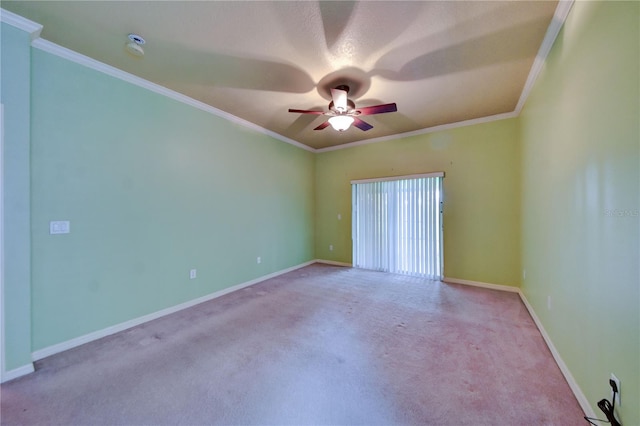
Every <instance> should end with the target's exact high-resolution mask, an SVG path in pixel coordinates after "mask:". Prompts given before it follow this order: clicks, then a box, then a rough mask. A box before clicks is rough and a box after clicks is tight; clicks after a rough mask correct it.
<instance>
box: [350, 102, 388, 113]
mask: <svg viewBox="0 0 640 426" xmlns="http://www.w3.org/2000/svg"><path fill="white" fill-rule="evenodd" d="M397 110H398V107H397V106H396V104H395V103H393V104H382V105H374V106H369V107H363V108H358V111H360V115H372V114H382V113H383V112H396V111H397Z"/></svg>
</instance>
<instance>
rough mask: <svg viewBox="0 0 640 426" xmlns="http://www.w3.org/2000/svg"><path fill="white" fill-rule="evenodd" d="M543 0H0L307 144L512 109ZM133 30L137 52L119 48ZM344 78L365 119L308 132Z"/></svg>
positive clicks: (86, 45) (52, 34) (53, 30)
mask: <svg viewBox="0 0 640 426" xmlns="http://www.w3.org/2000/svg"><path fill="white" fill-rule="evenodd" d="M556 6H557V2H556V1H513V0H512V1H486V2H485V1H427V2H419V1H409V2H403V1H393V2H378V1H370V2H369V1H367V2H350V1H328V2H318V1H299V2H291V1H288V2H279V1H260V2H249V1H230V2H224V1H215V2H213V1H149V2H147V1H100V2H97V1H63V2H56V1H44V2H38V1H7V0H3V2H2V7H3V8H5V9H7V10H10V11H12V12H15V13H17V14H18V15H21V16H24V17H25V18H28V19H31V20H33V21H36V22H38V23H40V24H42V25H43V26H44V29H43V31H42V37H43V38H44V39H46V40H49V41H52V42H54V43H56V44H59V45H61V46H64V47H67V48H69V49H72V50H74V51H76V52H79V53H82V54H84V55H86V56H89V57H91V58H94V59H97V60H99V61H102V62H104V63H107V64H109V65H112V66H115V67H117V68H120V69H122V70H124V71H127V72H130V73H132V74H134V75H138V76H140V77H143V78H145V79H148V80H150V81H152V82H154V83H158V84H160V85H163V86H165V87H168V88H170V89H173V90H175V91H177V92H180V93H183V94H185V95H188V96H190V97H192V98H194V99H197V100H199V101H202V102H204V103H207V104H209V105H212V106H214V107H216V108H219V109H221V110H223V111H226V112H228V113H231V114H233V115H236V116H238V117H240V118H243V119H245V120H247V121H250V122H252V123H255V124H257V125H259V126H261V127H264V128H266V129H269V130H271V131H273V132H276V133H278V134H281V135H283V136H286V137H288V138H290V139H293V140H296V141H298V142H300V143H303V144H306V145H308V146H310V147H313V148H326V147H331V146H335V145H339V144H345V143H350V142H355V141H361V140H365V139H371V138H379V137H385V136H391V135H395V134H402V133H407V132H414V131H419V130H421V129H428V128H432V127H434V126H439V125H444V124H451V123H457V122H461V121H465V120H470V119H477V118H483V117H490V116H493V115H496V114H501V113H509V112H513V111H514V110H515V108H516V105H517V103H518V101H519V99H520V96H521V94H522V91H523V88H524V85H525V82H526V80H527V77H528V75H529V73H530V71H531V68H532V65H533V63H534V59H535V57H536V54H537V53H538V50H539V49H540V46H541V44H542V41H543V39H544V36H545V33H546V31H547V29H548V28H549V25H550V24H551V22H552V19H553V16H554V12H555V10H556ZM131 32H134V33H137V34H140V35H142V36H143V37H144V38H145V39H146V40H147V44H145V46H144V50H145V56H144V57H143V58H135V57H132V56H131V55H129V54H127V53H126V52H125V50H124V44H125V42H126V41H127V34H129V33H131ZM338 84H348V85H349V86H350V87H351V91H350V95H349V98H350V99H352V100H353V101H354V102H355V103H356V106H358V107H364V106H370V105H376V104H380V103H390V102H395V103H396V104H397V106H398V112H395V113H387V114H379V115H371V116H366V117H362V118H363V119H365V121H367V122H368V123H370V124H372V125H373V126H374V128H373V129H371V130H369V131H367V132H363V131H361V130H359V129H357V128H353V127H352V128H351V129H349V130H348V131H346V132H342V133H338V132H335V131H334V130H332V129H331V128H326V129H324V130H322V131H314V130H313V128H314V127H316V126H317V125H319V124H321V123H322V122H323V120H324V119H325V117H324V116H318V115H299V114H291V113H289V112H288V111H287V110H288V108H297V109H326V108H327V105H328V103H329V100H330V93H329V89H330V88H331V87H335V86H336V85H338Z"/></svg>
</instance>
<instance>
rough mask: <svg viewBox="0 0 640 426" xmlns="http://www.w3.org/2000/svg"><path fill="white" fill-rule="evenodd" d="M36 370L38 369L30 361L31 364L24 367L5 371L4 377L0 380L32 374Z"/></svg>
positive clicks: (5, 380) (4, 380)
mask: <svg viewBox="0 0 640 426" xmlns="http://www.w3.org/2000/svg"><path fill="white" fill-rule="evenodd" d="M34 371H36V369H35V368H34V366H33V363H32V362H30V363H29V364H26V365H23V366H22V367H18V368H14V369H13V370H11V371H7V372H3V374H2V379H1V380H0V382H2V383H4V382H8V381H9V380H13V379H17V378H18V377H22V376H26V375H27V374H31V373H33V372H34Z"/></svg>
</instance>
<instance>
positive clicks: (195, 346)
mask: <svg viewBox="0 0 640 426" xmlns="http://www.w3.org/2000/svg"><path fill="white" fill-rule="evenodd" d="M36 369H37V371H36V372H35V373H33V374H31V375H29V376H26V377H23V378H20V379H17V380H14V381H12V382H9V383H6V384H3V385H2V387H1V391H2V394H1V400H2V401H1V402H2V406H1V409H2V411H1V415H2V417H1V423H2V424H3V425H4V424H6V425H18V424H20V425H33V424H43V425H45V424H46V425H156V424H158V425H159V424H185V425H209V424H217V425H226V424H229V425H231V424H234V425H253V424H264V425H267V424H269V425H276V424H277V425H281V424H295V425H304V424H316V425H319V424H322V425H380V424H381V425H396V424H419V425H581V424H585V423H584V420H583V419H582V416H583V413H582V411H581V409H580V407H579V405H578V403H577V401H576V399H575V398H574V396H573V394H572V393H571V390H570V389H569V386H568V384H567V383H566V381H565V380H564V378H563V376H562V374H561V372H560V370H559V369H558V367H557V365H556V364H555V362H554V360H553V358H552V356H551V354H550V352H549V350H548V348H547V347H546V346H545V343H544V341H543V339H542V336H541V335H540V333H539V332H538V330H537V329H536V327H535V325H534V323H533V321H532V319H531V317H530V316H529V314H528V312H527V310H526V308H525V307H524V305H523V304H522V302H521V301H520V299H519V297H518V295H517V294H515V293H507V292H499V291H493V290H487V289H480V288H474V287H467V286H460V285H449V284H443V283H440V282H434V281H428V280H423V279H419V278H410V277H404V276H400V275H392V274H385V273H380V272H372V271H364V270H357V269H351V268H341V267H333V266H327V265H319V264H316V265H311V266H309V267H306V268H303V269H299V270H297V271H294V272H291V273H288V274H285V275H282V276H280V277H277V278H274V279H271V280H268V281H264V282H262V283H260V284H256V285H254V286H252V287H248V288H246V289H243V290H240V291H237V292H234V293H231V294H228V295H225V296H223V297H220V298H218V299H214V300H212V301H210V302H206V303H203V304H201V305H198V306H196V307H193V308H190V309H187V310H184V311H181V312H178V313H176V314H173V315H169V316H167V317H164V318H161V319H158V320H155V321H152V322H150V323H146V324H144V325H141V326H138V327H135V328H132V329H129V330H127V331H124V332H122V333H119V334H116V335H113V336H110V337H106V338H104V339H101V340H98V341H95V342H92V343H89V344H86V345H83V346H81V347H78V348H75V349H72V350H70V351H66V352H64V353H60V354H57V355H54V356H51V357H49V358H46V359H44V360H42V361H39V362H37V363H36Z"/></svg>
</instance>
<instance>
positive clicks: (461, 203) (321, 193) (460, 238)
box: [316, 119, 520, 285]
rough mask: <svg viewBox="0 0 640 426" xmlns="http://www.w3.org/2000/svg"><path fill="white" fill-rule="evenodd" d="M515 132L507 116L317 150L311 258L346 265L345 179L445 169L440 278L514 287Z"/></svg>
mask: <svg viewBox="0 0 640 426" xmlns="http://www.w3.org/2000/svg"><path fill="white" fill-rule="evenodd" d="M517 132H518V127H517V125H516V121H515V120H514V119H510V120H502V121H494V122H491V123H485V124H481V125H475V126H469V127H463V128H458V129H454V130H447V131H441V132H437V133H431V134H425V135H421V136H414V137H410V138H404V139H400V140H393V141H388V142H381V143H376V144H370V145H361V146H356V147H353V148H349V149H343V150H338V151H329V152H324V153H320V154H318V155H317V158H316V257H318V258H319V259H327V260H334V261H339V262H347V263H351V254H352V253H351V251H352V245H351V180H353V179H364V178H375V177H383V176H398V175H407V174H413V173H424V172H434V171H444V172H445V174H446V177H445V179H444V184H443V185H444V200H445V202H444V217H443V220H444V264H445V268H444V272H445V276H447V277H450V278H458V279H465V280H472V281H481V282H487V283H493V284H502V285H518V284H519V282H520V275H519V274H520V272H519V271H520V239H519V234H520V201H519V200H520V178H519V176H520V171H519V156H520V153H519V144H518V141H517V136H518V134H517ZM338 214H341V215H342V220H338V219H337V216H338ZM331 244H332V245H333V246H334V250H333V251H329V245H331Z"/></svg>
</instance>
